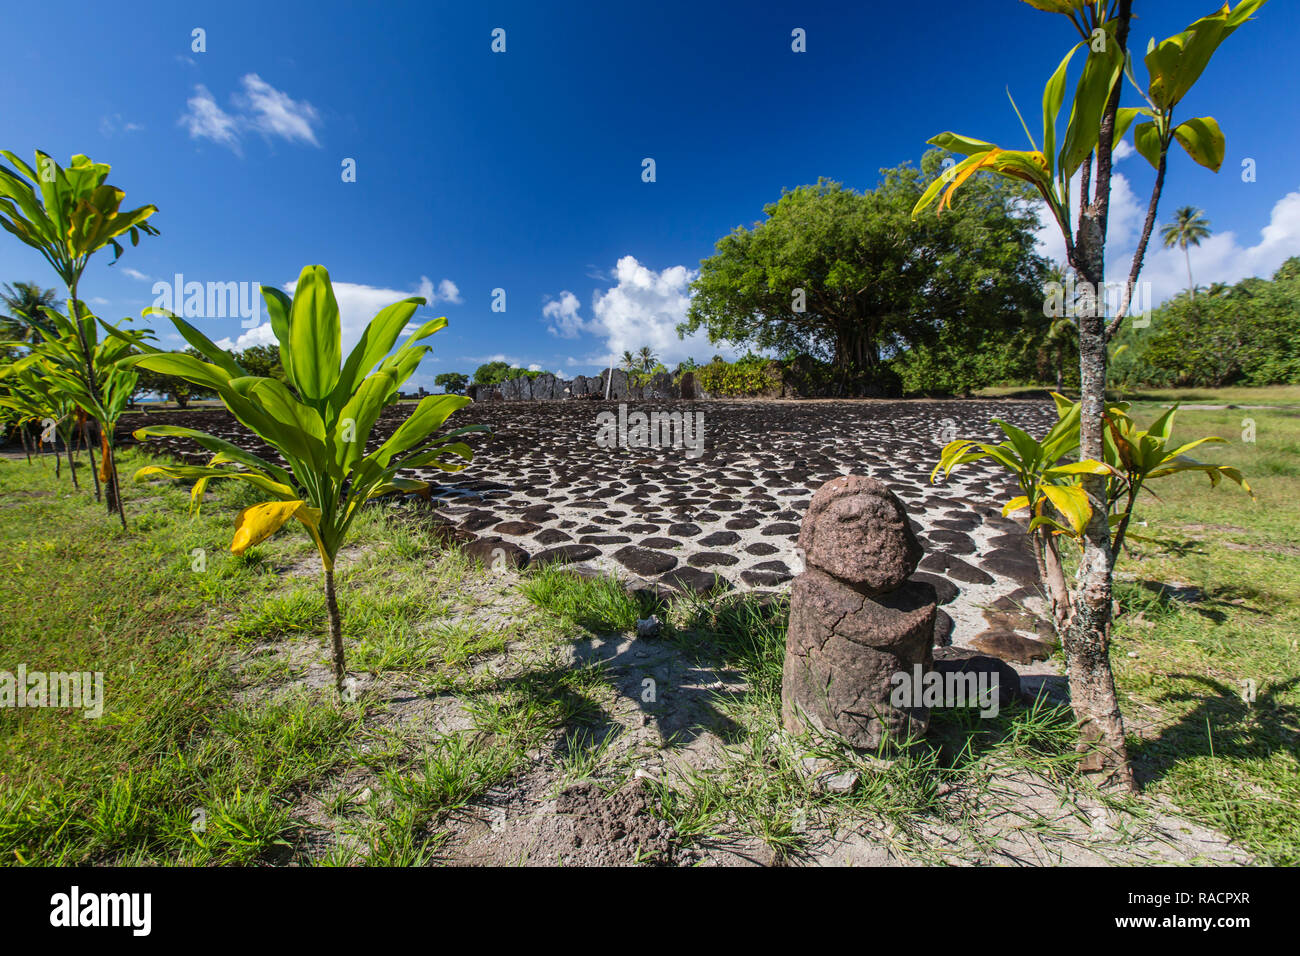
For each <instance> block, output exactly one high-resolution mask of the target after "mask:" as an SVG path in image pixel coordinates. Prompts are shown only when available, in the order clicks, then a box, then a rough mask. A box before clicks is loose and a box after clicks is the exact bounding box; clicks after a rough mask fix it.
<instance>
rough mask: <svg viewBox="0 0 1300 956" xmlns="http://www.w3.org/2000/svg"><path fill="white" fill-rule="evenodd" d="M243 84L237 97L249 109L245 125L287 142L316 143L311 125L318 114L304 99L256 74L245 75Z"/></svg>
mask: <svg viewBox="0 0 1300 956" xmlns="http://www.w3.org/2000/svg"><path fill="white" fill-rule="evenodd" d="M241 82H242V83H243V84H244V96H243V97H240V98H237V99H238V100H239V101H240V102H241V104H242V103H244V102H246V103H247V106H248V110H249V115H248V116H247V122H248V124H249V125H250V126H251V127H252V128H253V129H255V130H257V131H258V132H260V133H265V134H266V135H268V136H279V137H280V138H281V139H287V140H288V141H289V142H291V143H292V142H295V141H297V142H303V143H310V144H311V145H313V146H319V145H320V143H319V142H317V140H316V131H315V130H314V129H313V126H315V125H318V124H319V123H320V114H319V113H318V112H317V111H316V108H315V107H314V106H312V105H311V104H310V103H308V102H307V101H306V100H295V99H293V97H291V96H289V95H288V94H287V93H285V92H283V91H281V90H277V89H276V88H275V87H274V86H272V85H271V84H270V83H267V82H266V81H265V80H264V79H262V78H261V77H260V76H258V75H257V74H256V73H249V74H247V75H246V76H245V77H244V78H243V79H242V81H241Z"/></svg>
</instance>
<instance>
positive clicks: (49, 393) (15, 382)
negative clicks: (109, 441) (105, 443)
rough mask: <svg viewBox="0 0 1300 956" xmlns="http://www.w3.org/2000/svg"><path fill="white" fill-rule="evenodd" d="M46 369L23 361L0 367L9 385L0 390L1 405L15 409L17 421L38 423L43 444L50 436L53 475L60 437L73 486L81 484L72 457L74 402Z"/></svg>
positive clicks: (56, 470) (1, 376) (1, 375)
mask: <svg viewBox="0 0 1300 956" xmlns="http://www.w3.org/2000/svg"><path fill="white" fill-rule="evenodd" d="M46 371H48V370H44V369H40V367H39V366H37V367H36V368H33V367H32V365H31V363H28V362H26V361H23V362H20V363H14V364H12V365H9V366H6V367H5V368H3V369H0V382H3V383H4V384H5V385H7V386H8V391H7V392H5V393H3V394H0V407H3V408H8V409H10V410H11V411H12V412H14V413H15V415H16V418H17V420H18V422H19V423H20V424H26V423H29V422H34V423H36V424H37V425H38V426H39V431H38V432H37V435H38V437H37V443H38V445H40V444H44V443H45V441H46V440H47V438H48V439H49V441H50V443H51V446H52V448H53V451H54V455H55V459H54V461H55V466H56V467H55V476H56V477H57V476H58V473H59V470H58V467H57V466H58V463H59V461H60V459H59V457H58V453H59V443H58V439H59V438H62V439H63V448H64V451H65V452H66V453H67V456H68V472H69V474H70V475H71V476H72V486H73V487H74V488H80V485H79V484H78V482H77V470H76V465H75V464H74V462H73V460H72V441H73V435H74V432H75V430H76V406H75V405H74V403H73V401H72V399H71V398H69V397H68V395H67V393H66V392H64V391H63V390H62V389H61V388H60V387H59V386H58V385H57V384H56V383H55V381H53V379H52V378H51V377H50V376H49V375H48V374H44V372H46Z"/></svg>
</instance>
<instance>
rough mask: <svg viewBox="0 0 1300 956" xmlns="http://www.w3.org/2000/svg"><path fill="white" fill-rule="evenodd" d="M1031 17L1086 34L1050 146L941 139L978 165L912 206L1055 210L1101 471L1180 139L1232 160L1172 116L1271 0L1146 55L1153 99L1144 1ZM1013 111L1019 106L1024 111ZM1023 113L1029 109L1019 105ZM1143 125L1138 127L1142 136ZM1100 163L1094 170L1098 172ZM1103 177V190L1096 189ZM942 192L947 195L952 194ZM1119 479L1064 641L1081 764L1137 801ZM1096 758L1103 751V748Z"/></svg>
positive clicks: (1048, 124) (1095, 500)
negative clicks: (1124, 238) (1137, 184)
mask: <svg viewBox="0 0 1300 956" xmlns="http://www.w3.org/2000/svg"><path fill="white" fill-rule="evenodd" d="M1027 2H1029V3H1030V5H1031V6H1033V7H1035V8H1037V9H1039V10H1045V11H1048V12H1051V13H1057V14H1062V15H1064V16H1065V17H1066V18H1067V19H1069V21H1070V24H1071V26H1072V27H1073V29H1074V30H1075V32H1076V33H1077V34H1078V35H1079V36H1080V37H1081V41H1080V42H1078V43H1076V44H1075V45H1074V46H1073V47H1072V48H1071V49H1070V50H1069V51H1067V53H1066V55H1065V57H1064V58H1063V59H1062V60H1061V62H1060V64H1059V65H1058V66H1057V68H1056V71H1055V72H1054V73H1053V74H1052V76H1051V77H1050V78H1049V79H1048V81H1047V84H1046V86H1045V87H1044V89H1043V109H1042V112H1043V124H1042V130H1043V133H1042V135H1043V146H1042V148H1041V149H1039V147H1038V145H1037V143H1035V142H1034V138H1033V134H1032V133H1030V132H1029V127H1028V126H1027V125H1025V124H1024V121H1023V117H1021V125H1022V126H1024V128H1025V134H1026V136H1027V137H1028V138H1029V141H1030V145H1031V147H1032V149H1031V150H1029V151H1016V150H1005V149H1002V148H1001V147H999V146H997V145H995V144H993V143H990V142H987V141H984V140H978V139H974V138H972V137H969V136H962V135H958V134H955V133H951V132H945V133H940V134H939V135H938V136H936V137H934V138H933V139H931V140H930V142H931V143H933V144H935V145H937V146H941V147H943V148H945V149H949V150H952V151H953V152H958V153H962V154H964V155H965V156H966V157H967V158H966V159H965V160H963V161H962V162H961V163H958V164H957V165H955V166H954V167H953V168H952V169H951V170H948V171H947V172H945V174H944V175H942V176H940V177H938V178H937V179H936V180H935V181H934V182H932V183H931V184H930V186H929V187H928V188H927V189H926V190H925V192H924V193H923V194H922V196H921V198H920V199H919V200H918V201H917V203H916V206H915V207H914V208H913V211H912V212H913V216H916V215H918V214H919V213H920V212H921V211H922V210H924V209H926V208H928V207H929V206H931V205H933V204H934V203H935V202H936V200H937V201H938V211H939V212H942V211H943V210H944V209H945V208H946V207H949V206H950V205H951V203H952V199H953V195H954V193H955V192H956V191H957V190H958V189H959V188H960V187H961V186H962V184H963V183H965V182H967V181H969V180H970V178H971V177H972V176H974V175H975V174H976V173H977V172H980V171H981V170H989V171H992V172H994V173H997V174H998V175H1001V176H1005V177H1010V178H1012V179H1018V180H1022V181H1024V182H1028V183H1030V184H1031V185H1032V186H1033V187H1034V189H1035V190H1036V191H1037V192H1038V194H1039V195H1040V196H1041V197H1042V199H1043V201H1044V202H1045V203H1046V205H1047V208H1048V210H1049V211H1050V212H1051V214H1052V217H1053V219H1055V221H1056V224H1057V226H1058V228H1059V229H1060V231H1061V235H1062V237H1063V239H1064V241H1065V249H1066V258H1067V260H1068V262H1069V265H1070V266H1071V267H1072V268H1073V269H1074V271H1075V272H1076V273H1077V275H1078V276H1079V278H1080V280H1081V284H1082V286H1083V287H1084V288H1086V289H1088V290H1091V298H1092V302H1093V307H1092V308H1086V309H1083V310H1081V311H1080V312H1079V316H1078V318H1079V322H1078V341H1079V382H1080V392H1081V396H1082V398H1081V401H1082V406H1083V414H1082V415H1081V416H1080V421H1079V455H1080V458H1081V459H1083V460H1085V461H1087V460H1094V461H1095V460H1100V459H1101V458H1102V457H1103V454H1104V449H1103V446H1104V442H1105V434H1106V432H1107V430H1108V428H1107V424H1106V418H1107V415H1108V412H1107V406H1106V396H1105V392H1106V364H1107V361H1108V360H1109V354H1108V345H1109V343H1110V341H1111V339H1112V338H1113V337H1114V336H1115V334H1116V333H1117V331H1118V330H1119V329H1120V328H1121V327H1122V325H1123V323H1124V318H1125V316H1126V315H1127V313H1128V311H1129V307H1130V303H1131V302H1132V296H1133V290H1134V288H1135V286H1136V284H1137V279H1138V276H1139V274H1140V273H1141V270H1142V262H1143V259H1144V257H1145V255H1146V249H1147V245H1148V243H1149V241H1150V238H1151V230H1152V228H1153V227H1154V225H1155V217H1156V209H1157V207H1158V205H1159V202H1160V197H1161V194H1162V192H1163V188H1164V177H1165V170H1166V164H1167V159H1168V152H1169V148H1170V147H1171V145H1172V144H1173V142H1174V140H1177V141H1178V143H1179V144H1180V145H1181V146H1182V147H1183V149H1184V150H1186V151H1187V154H1188V155H1189V156H1191V158H1192V159H1193V160H1194V161H1195V162H1197V163H1199V164H1200V165H1202V166H1205V167H1206V168H1208V169H1211V170H1215V171H1217V170H1218V169H1219V167H1220V166H1221V165H1222V163H1223V156H1224V148H1225V144H1224V138H1223V133H1222V131H1221V130H1220V128H1219V124H1218V122H1217V121H1216V120H1215V119H1214V118H1213V117H1197V118H1193V119H1189V120H1186V121H1184V122H1182V123H1177V124H1176V123H1175V122H1174V118H1173V117H1174V111H1175V108H1176V107H1178V106H1179V105H1180V104H1181V103H1182V101H1183V100H1184V98H1185V97H1186V96H1187V94H1188V93H1189V92H1190V90H1191V88H1192V86H1193V85H1194V84H1195V83H1196V81H1197V80H1198V79H1199V78H1200V76H1201V75H1202V73H1203V72H1204V71H1205V69H1206V67H1207V66H1208V65H1209V62H1210V59H1211V58H1212V57H1213V55H1214V53H1215V51H1216V50H1217V49H1218V47H1219V46H1220V44H1222V42H1223V41H1224V40H1225V39H1226V38H1227V37H1228V36H1229V35H1231V34H1232V33H1233V32H1234V31H1235V30H1236V29H1237V28H1238V27H1240V26H1241V25H1242V24H1244V23H1245V22H1246V21H1248V20H1249V19H1250V18H1251V16H1252V15H1253V14H1254V13H1255V12H1256V11H1258V10H1259V9H1260V8H1261V7H1262V6H1263V5H1264V3H1265V2H1266V0H1241V2H1239V3H1238V4H1237V5H1236V6H1235V7H1232V6H1230V5H1229V4H1226V3H1225V4H1224V5H1223V6H1222V7H1221V8H1220V9H1219V10H1217V11H1215V12H1214V13H1212V14H1210V15H1209V16H1206V17H1202V18H1200V19H1199V20H1196V21H1194V22H1193V23H1192V24H1191V25H1190V26H1189V27H1188V28H1187V29H1186V30H1184V31H1183V32H1182V33H1179V34H1176V35H1174V36H1172V37H1169V38H1167V39H1165V40H1164V41H1163V42H1160V43H1157V42H1156V41H1155V39H1154V38H1153V39H1152V40H1151V42H1150V43H1149V44H1148V45H1147V52H1146V56H1145V57H1144V62H1145V64H1146V68H1147V72H1148V74H1149V82H1148V84H1147V87H1146V88H1145V89H1143V88H1142V87H1141V86H1140V85H1139V84H1138V82H1137V79H1136V77H1135V75H1134V70H1133V63H1132V56H1131V54H1130V52H1129V46H1128V39H1129V31H1130V27H1131V26H1132V22H1133V19H1134V14H1133V7H1134V0H1099V2H1095V3H1087V2H1082V0H1027ZM1084 46H1086V47H1087V48H1088V53H1087V59H1086V61H1085V63H1084V65H1083V68H1082V70H1081V72H1080V75H1079V79H1078V82H1077V85H1076V87H1075V92H1074V98H1073V101H1072V103H1071V106H1070V114H1069V120H1068V123H1067V126H1066V131H1065V136H1064V139H1063V140H1062V141H1061V143H1060V147H1059V149H1058V144H1057V138H1056V134H1057V130H1056V126H1057V119H1058V117H1059V115H1060V112H1061V108H1062V106H1063V105H1064V101H1065V87H1066V78H1067V74H1068V70H1069V66H1070V62H1071V60H1072V59H1073V57H1074V56H1075V54H1076V53H1077V52H1078V51H1079V49H1080V48H1081V47H1084ZM1122 76H1123V77H1127V78H1128V80H1129V82H1130V83H1131V84H1132V86H1133V87H1134V88H1135V89H1136V90H1137V91H1138V93H1139V95H1140V96H1141V98H1142V102H1143V104H1144V105H1139V106H1136V107H1122V106H1121V105H1120V99H1121V94H1122V88H1123V83H1122V81H1121V77H1122ZM1012 106H1013V108H1014V107H1015V102H1014V100H1013V101H1012ZM1016 112H1017V114H1019V109H1018V108H1016ZM1135 124H1136V125H1135ZM1130 127H1131V128H1132V129H1133V136H1134V144H1135V146H1136V148H1137V151H1138V152H1139V153H1140V154H1141V155H1142V156H1143V157H1144V158H1145V159H1146V160H1147V161H1148V162H1149V163H1151V164H1152V165H1153V166H1154V167H1155V169H1156V177H1155V183H1154V186H1153V188H1152V191H1151V199H1150V201H1149V203H1148V205H1147V215H1146V220H1145V222H1144V224H1143V228H1142V234H1141V237H1140V239H1139V240H1138V244H1137V248H1136V250H1135V251H1134V254H1133V259H1132V262H1131V264H1130V267H1129V276H1128V281H1127V283H1126V285H1125V288H1124V292H1123V296H1122V298H1121V300H1120V305H1119V308H1118V309H1117V310H1116V312H1115V314H1114V315H1113V316H1109V317H1108V316H1107V309H1106V305H1105V297H1104V295H1103V290H1104V288H1105V284H1106V283H1105V273H1106V267H1105V258H1106V228H1107V220H1108V216H1109V210H1110V188H1111V179H1112V170H1113V158H1114V147H1115V144H1116V143H1117V142H1119V141H1120V140H1122V139H1123V137H1124V136H1125V134H1126V133H1127V131H1128V130H1129V128H1130ZM1094 159H1095V163H1094ZM1076 171H1077V172H1078V173H1079V182H1080V188H1079V193H1080V195H1079V202H1078V217H1077V224H1076V223H1075V221H1074V217H1073V216H1072V203H1071V196H1070V188H1071V177H1072V176H1073V175H1074V173H1075V172H1076ZM1094 173H1095V179H1094ZM941 194H942V195H941ZM1108 480H1109V479H1108V476H1106V475H1102V474H1092V473H1086V472H1085V473H1084V474H1082V475H1080V477H1079V483H1080V486H1081V488H1082V490H1083V492H1084V494H1085V495H1086V496H1087V497H1088V500H1089V509H1090V511H1089V521H1088V524H1087V526H1086V527H1085V528H1084V531H1083V535H1082V542H1083V555H1082V558H1081V560H1080V562H1079V571H1078V574H1077V576H1076V584H1075V587H1074V588H1073V589H1072V591H1071V596H1072V600H1073V606H1072V611H1071V614H1070V618H1069V620H1070V622H1071V623H1070V628H1069V630H1068V631H1067V633H1066V634H1065V635H1064V640H1063V643H1064V646H1065V652H1066V662H1067V667H1068V670H1069V679H1070V697H1071V704H1072V706H1073V708H1074V712H1075V716H1076V717H1077V718H1078V721H1079V725H1080V731H1081V733H1080V740H1079V746H1080V749H1082V750H1087V751H1089V752H1090V753H1089V755H1088V757H1086V758H1085V760H1084V762H1083V764H1082V766H1083V767H1084V769H1086V770H1095V771H1102V772H1104V773H1105V774H1106V782H1108V783H1114V784H1117V785H1119V786H1120V787H1122V788H1124V789H1126V790H1134V789H1136V784H1135V782H1134V779H1133V772H1132V768H1131V767H1130V765H1129V760H1128V747H1127V743H1126V742H1125V733H1124V720H1123V715H1122V714H1121V713H1120V708H1119V699H1118V697H1117V695H1116V693H1115V681H1114V675H1113V674H1112V672H1111V667H1110V658H1109V642H1110V622H1111V614H1112V592H1113V580H1112V571H1113V567H1114V555H1113V554H1112V545H1113V542H1112V539H1111V534H1110V527H1109V525H1108V524H1107V521H1106V520H1105V517H1106V512H1107V510H1108V509H1107V504H1108V503H1107V486H1108ZM1094 748H1095V749H1094Z"/></svg>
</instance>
